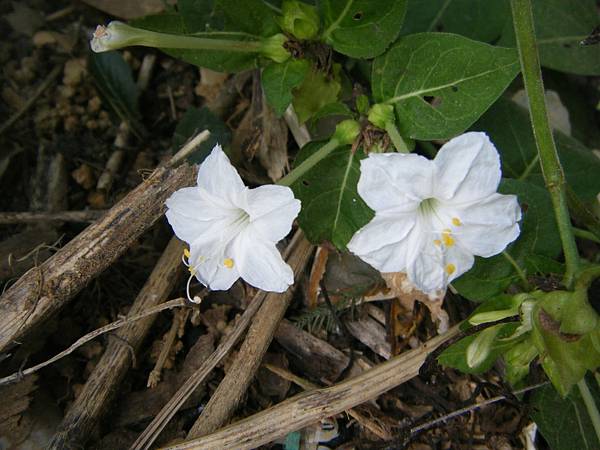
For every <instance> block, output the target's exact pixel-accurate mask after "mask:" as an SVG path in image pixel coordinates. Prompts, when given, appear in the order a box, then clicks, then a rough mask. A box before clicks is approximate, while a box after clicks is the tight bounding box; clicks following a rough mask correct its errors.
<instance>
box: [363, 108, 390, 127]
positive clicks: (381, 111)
mask: <svg viewBox="0 0 600 450" xmlns="http://www.w3.org/2000/svg"><path fill="white" fill-rule="evenodd" d="M367 119H369V122H371V123H372V124H373V125H375V126H376V127H379V128H382V129H384V130H385V128H386V126H387V124H388V123H394V121H395V117H394V107H393V106H392V105H384V104H383V103H377V104H375V105H373V106H372V107H371V110H370V111H369V115H368V116H367Z"/></svg>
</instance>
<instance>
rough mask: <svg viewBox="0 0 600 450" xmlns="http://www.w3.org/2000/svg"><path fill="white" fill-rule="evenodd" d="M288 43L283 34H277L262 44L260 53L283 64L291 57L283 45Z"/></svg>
mask: <svg viewBox="0 0 600 450" xmlns="http://www.w3.org/2000/svg"><path fill="white" fill-rule="evenodd" d="M286 41H287V38H286V37H285V35H283V34H281V33H280V34H275V35H273V36H271V37H269V38H267V39H265V40H264V41H262V43H261V49H260V52H261V54H262V55H263V56H265V57H267V58H270V59H272V60H273V61H275V62H278V63H282V62H284V61H287V59H288V58H289V57H290V52H288V51H287V50H286V49H285V47H284V46H283V44H285V42H286Z"/></svg>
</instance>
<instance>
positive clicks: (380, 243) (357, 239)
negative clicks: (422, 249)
mask: <svg viewBox="0 0 600 450" xmlns="http://www.w3.org/2000/svg"><path fill="white" fill-rule="evenodd" d="M415 220H416V217H415V215H413V214H403V215H388V214H376V215H375V217H374V218H373V220H371V221H370V222H369V223H368V224H367V225H365V226H364V227H362V228H361V229H360V230H358V231H357V232H356V233H355V234H354V236H352V239H351V240H350V242H349V243H348V250H350V251H351V252H352V253H354V254H355V255H356V256H358V257H359V258H360V259H362V260H363V261H365V262H367V263H369V264H370V265H371V266H373V267H374V268H376V269H377V270H379V271H380V272H400V271H402V270H404V268H405V267H406V255H407V253H408V252H409V250H410V249H409V248H408V246H409V244H410V241H409V239H407V236H408V234H409V233H410V232H411V230H412V229H413V227H414V225H415Z"/></svg>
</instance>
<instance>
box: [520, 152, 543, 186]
mask: <svg viewBox="0 0 600 450" xmlns="http://www.w3.org/2000/svg"><path fill="white" fill-rule="evenodd" d="M539 160H540V155H535V158H533V159H532V160H531V162H530V163H529V164H528V165H527V167H525V170H524V171H523V173H522V174H521V176H520V177H519V178H518V179H519V181H523V180H526V179H527V177H528V176H529V175H530V174H531V171H532V170H533V169H535V168H536V167H537V166H538V164H539V162H538V161H539Z"/></svg>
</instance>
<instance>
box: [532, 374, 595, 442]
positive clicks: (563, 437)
mask: <svg viewBox="0 0 600 450" xmlns="http://www.w3.org/2000/svg"><path fill="white" fill-rule="evenodd" d="M588 379H589V380H590V382H589V383H588V386H589V387H590V388H591V389H590V390H591V391H592V395H593V397H594V400H595V402H596V404H597V405H598V404H600V392H598V387H597V385H596V383H595V382H594V381H593V379H592V378H591V377H588ZM531 406H532V409H531V418H532V419H533V420H534V421H535V423H536V424H537V426H538V427H539V430H540V433H542V436H544V439H545V440H546V442H548V445H549V446H550V448H551V449H552V450H595V449H598V448H600V442H599V441H598V438H597V437H596V433H595V432H594V427H593V425H592V422H591V420H590V418H589V415H588V413H587V410H586V407H585V404H584V403H583V399H582V398H581V394H580V393H579V390H578V389H574V390H573V392H571V394H569V396H568V397H567V398H562V397H561V396H560V395H558V393H557V392H556V390H554V388H553V387H552V386H544V387H542V388H540V389H536V390H535V392H534V393H533V395H532V397H531Z"/></svg>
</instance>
